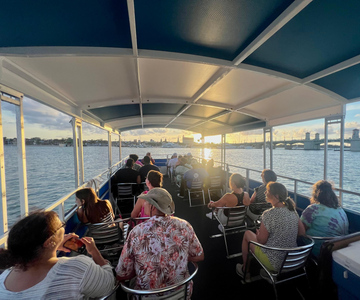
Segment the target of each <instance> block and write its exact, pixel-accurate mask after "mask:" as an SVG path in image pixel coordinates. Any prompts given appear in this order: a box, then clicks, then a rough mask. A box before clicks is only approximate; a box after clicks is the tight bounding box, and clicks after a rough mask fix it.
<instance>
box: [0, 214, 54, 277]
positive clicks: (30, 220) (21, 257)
mask: <svg viewBox="0 0 360 300" xmlns="http://www.w3.org/2000/svg"><path fill="white" fill-rule="evenodd" d="M57 218H58V216H57V214H56V212H54V211H35V212H33V213H31V214H30V215H29V216H27V217H25V218H23V219H21V220H20V221H18V222H17V223H16V224H15V225H14V226H13V227H12V228H11V230H10V232H9V237H8V249H7V250H3V251H1V252H0V268H9V267H13V266H16V267H18V268H20V269H22V270H24V271H26V270H27V268H28V266H29V264H31V263H32V262H34V261H36V260H37V259H38V258H39V257H40V256H41V253H42V251H43V249H44V243H45V241H46V240H47V239H48V238H49V237H51V236H52V235H53V234H54V233H55V232H56V230H57V228H56V223H57V222H56V219H57Z"/></svg>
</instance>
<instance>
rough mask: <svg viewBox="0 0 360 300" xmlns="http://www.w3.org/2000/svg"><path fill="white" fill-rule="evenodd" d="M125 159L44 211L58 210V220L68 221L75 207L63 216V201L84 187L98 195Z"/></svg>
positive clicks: (2, 241) (3, 238) (2, 239)
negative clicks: (92, 189)
mask: <svg viewBox="0 0 360 300" xmlns="http://www.w3.org/2000/svg"><path fill="white" fill-rule="evenodd" d="M126 159H127V157H125V158H124V159H122V160H120V161H119V162H117V163H116V164H114V165H112V166H111V167H110V168H108V169H106V170H105V171H103V172H102V173H100V174H99V175H97V176H95V177H94V178H93V179H90V180H89V181H87V182H86V183H84V184H83V185H81V186H79V187H78V188H77V189H75V190H74V191H72V192H70V193H69V194H67V195H65V196H64V197H62V198H60V199H59V200H57V201H56V202H54V203H52V204H51V205H49V206H48V207H46V208H45V211H50V210H55V209H58V215H59V218H60V220H63V221H65V222H66V221H68V220H69V219H70V218H71V216H72V215H73V214H74V213H75V211H76V209H77V207H76V206H74V207H72V208H71V209H70V211H69V212H68V213H67V214H66V216H65V201H66V200H68V199H69V198H70V197H72V196H73V195H74V194H75V193H76V192H77V191H78V190H81V189H83V188H85V187H92V188H94V190H95V191H96V193H97V194H98V192H99V190H100V188H101V187H102V186H103V185H104V184H105V183H106V182H108V181H109V180H110V178H111V176H112V175H113V174H114V173H115V172H116V171H117V170H118V169H119V168H121V167H122V166H123V165H124V163H125V160H126ZM110 188H111V182H110V181H109V189H110ZM8 233H9V232H8V231H7V232H6V233H5V234H4V235H3V236H1V237H0V247H3V246H4V245H5V244H6V241H7V237H8Z"/></svg>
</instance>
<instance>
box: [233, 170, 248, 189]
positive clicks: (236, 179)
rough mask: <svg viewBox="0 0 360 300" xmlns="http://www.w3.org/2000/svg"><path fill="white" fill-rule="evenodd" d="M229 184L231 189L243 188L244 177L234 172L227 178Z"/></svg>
mask: <svg viewBox="0 0 360 300" xmlns="http://www.w3.org/2000/svg"><path fill="white" fill-rule="evenodd" d="M229 186H230V188H231V189H235V188H238V189H240V188H241V189H243V188H244V186H245V178H244V177H242V176H241V175H240V174H238V173H234V174H232V175H231V176H230V178H229Z"/></svg>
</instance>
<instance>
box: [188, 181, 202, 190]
mask: <svg viewBox="0 0 360 300" xmlns="http://www.w3.org/2000/svg"><path fill="white" fill-rule="evenodd" d="M191 188H192V189H202V188H203V182H202V180H193V181H192V183H191Z"/></svg>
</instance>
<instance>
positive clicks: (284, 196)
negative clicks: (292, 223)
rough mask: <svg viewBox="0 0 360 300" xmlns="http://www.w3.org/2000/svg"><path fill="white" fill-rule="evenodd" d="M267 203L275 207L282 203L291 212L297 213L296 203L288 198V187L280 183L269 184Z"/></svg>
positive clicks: (267, 186)
mask: <svg viewBox="0 0 360 300" xmlns="http://www.w3.org/2000/svg"><path fill="white" fill-rule="evenodd" d="M265 195H266V201H268V202H270V203H271V204H272V205H273V206H275V205H276V204H277V203H279V202H281V203H282V204H284V205H285V206H286V207H287V208H288V209H289V210H291V211H295V203H294V201H293V200H292V199H291V198H290V197H289V196H288V191H287V189H286V187H285V186H284V185H283V184H281V183H279V182H269V183H268V184H267V185H266V192H265Z"/></svg>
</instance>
